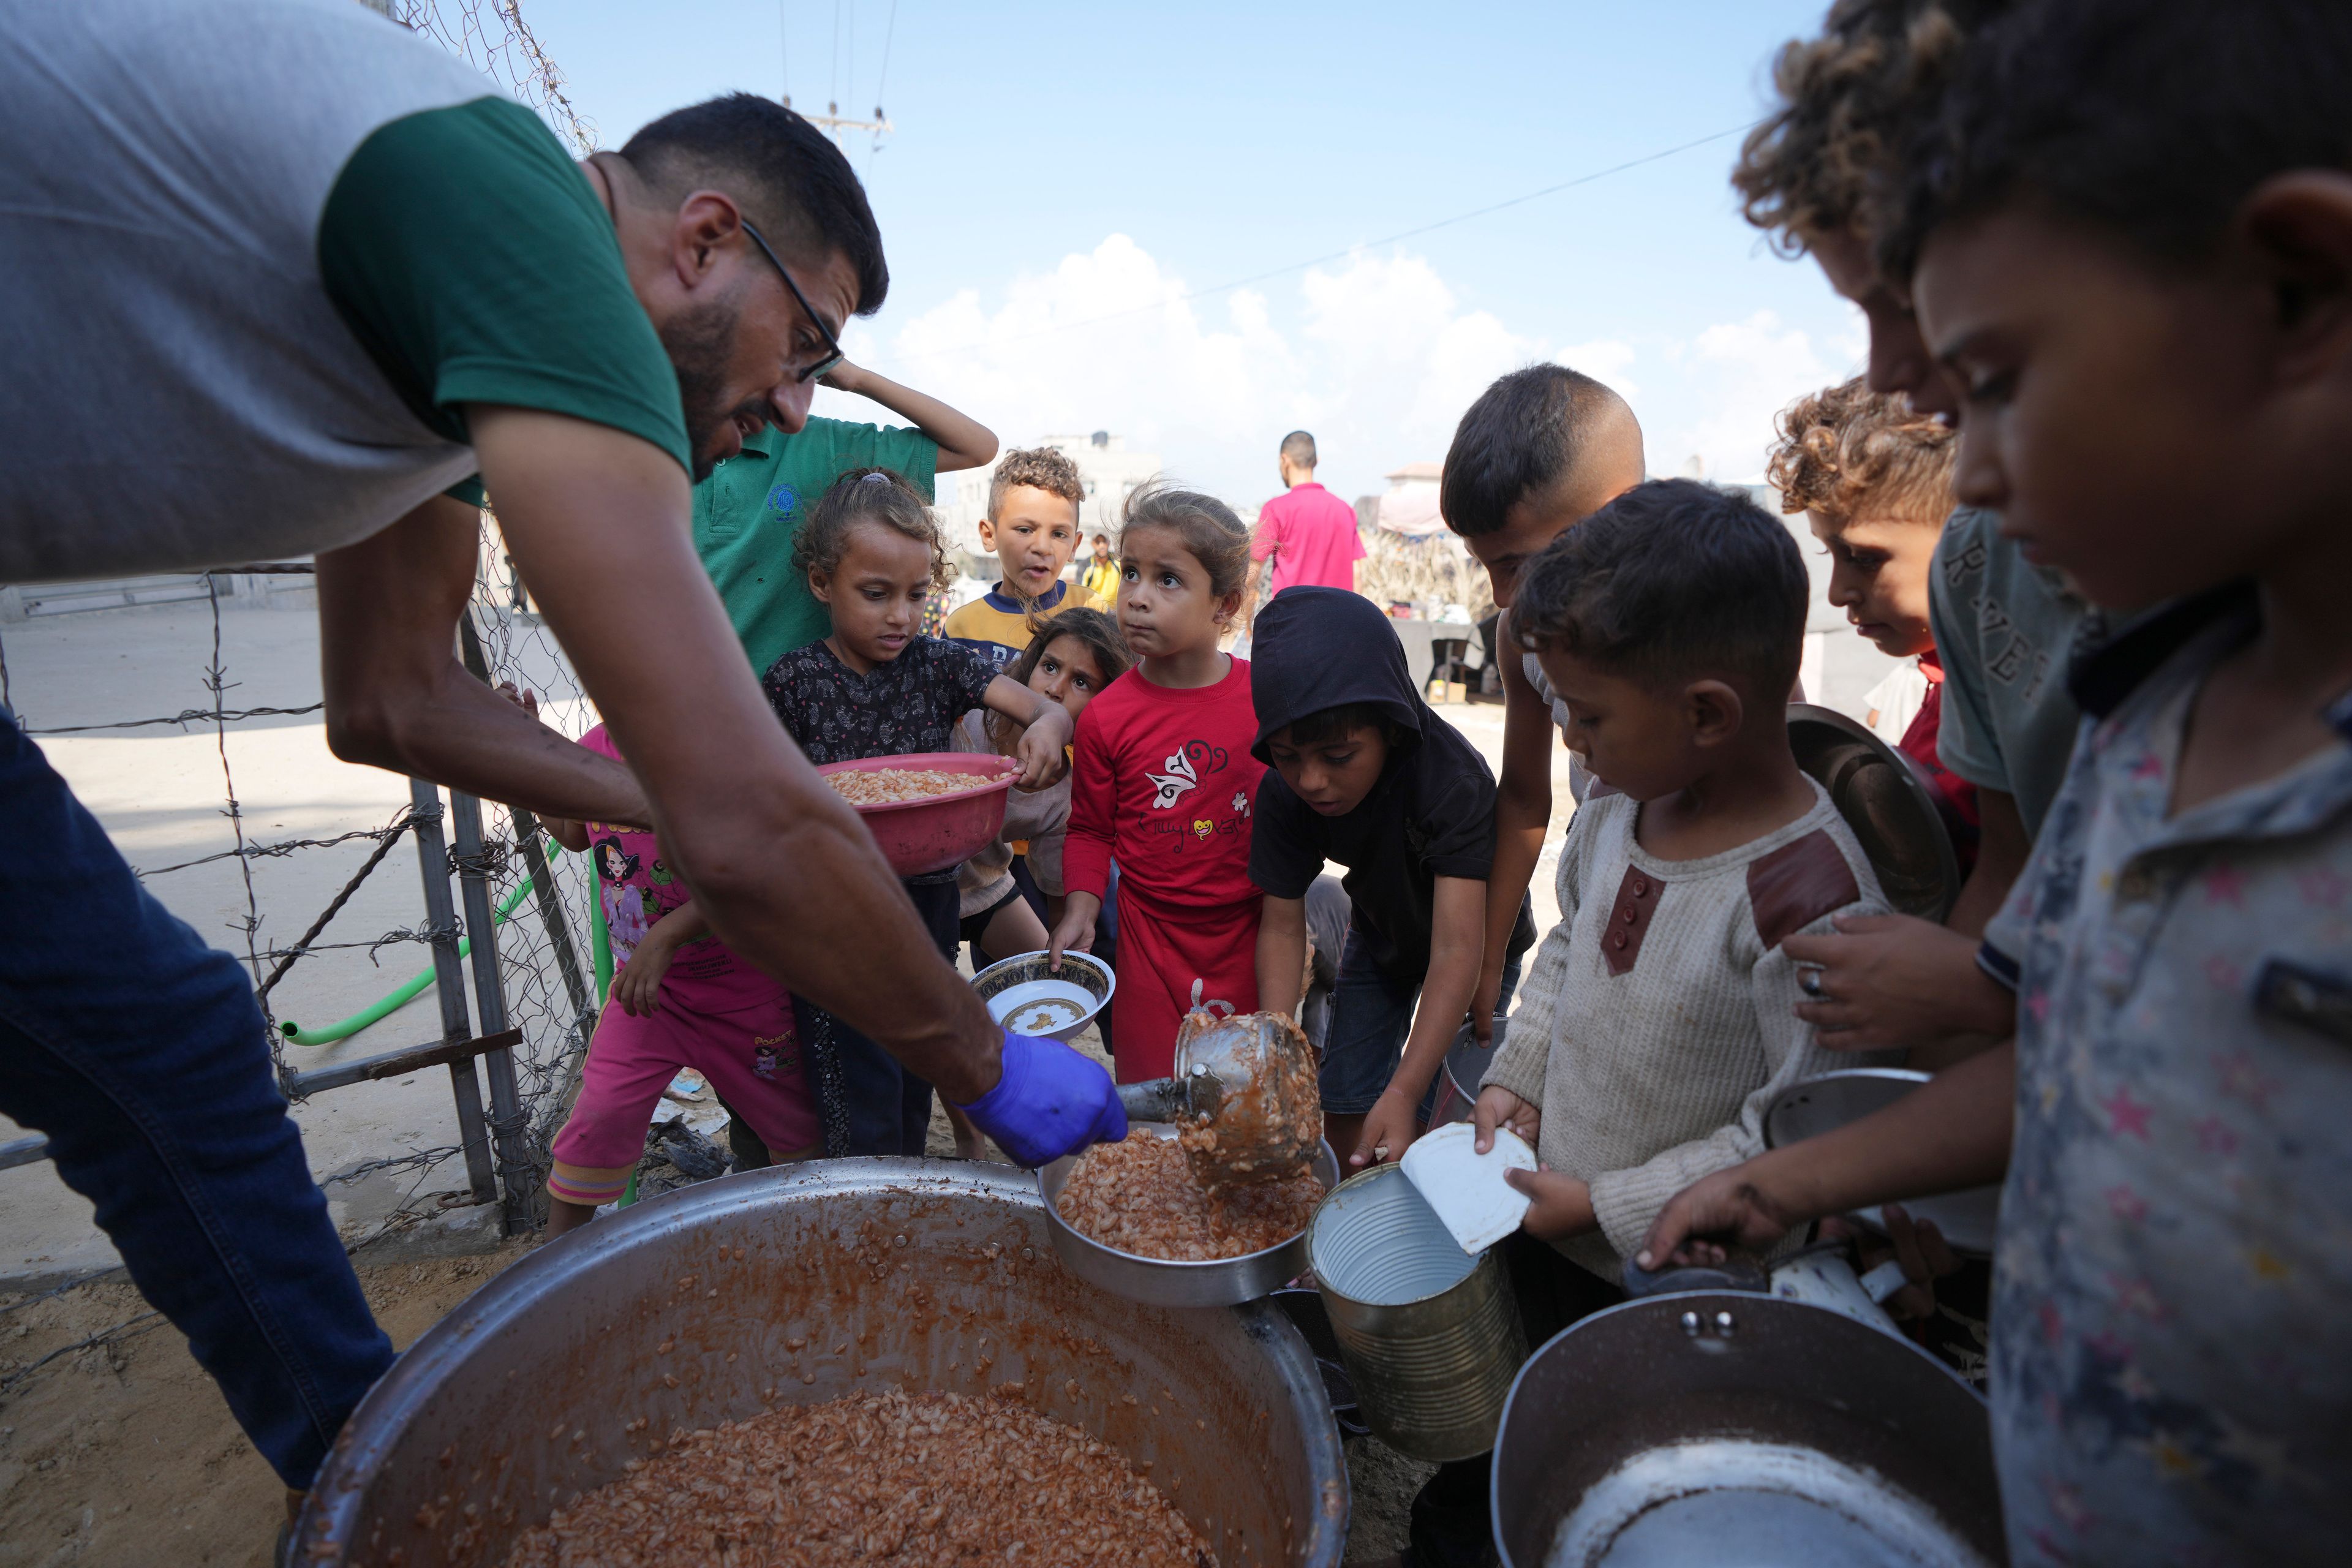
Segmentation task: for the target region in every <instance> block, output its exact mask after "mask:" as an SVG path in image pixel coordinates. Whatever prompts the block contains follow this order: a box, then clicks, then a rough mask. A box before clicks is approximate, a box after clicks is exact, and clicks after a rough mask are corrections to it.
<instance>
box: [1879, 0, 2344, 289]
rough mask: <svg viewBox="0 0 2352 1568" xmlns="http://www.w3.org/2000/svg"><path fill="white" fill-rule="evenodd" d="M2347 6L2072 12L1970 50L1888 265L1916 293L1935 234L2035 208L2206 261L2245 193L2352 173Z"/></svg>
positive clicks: (1905, 189)
mask: <svg viewBox="0 0 2352 1568" xmlns="http://www.w3.org/2000/svg"><path fill="white" fill-rule="evenodd" d="M2347 103H2352V5H2346V4H2344V0H2231V4H2227V5H2216V4H2214V3H2213V0H2066V3H2065V4H2063V5H2061V4H2052V3H2049V0H2042V3H2040V4H2028V5H2019V6H2017V7H2016V8H2015V9H2014V11H2013V12H2012V13H2011V15H2009V16H2004V17H2003V18H2001V19H2000V21H1998V22H1996V23H1994V24H1993V25H1992V26H1989V27H1987V28H1986V29H1985V30H1984V32H1983V33H1982V34H1981V35H1980V36H1979V39H1978V40H1977V41H1976V42H1975V43H1973V44H1971V45H1970V46H1969V49H1968V51H1967V55H1966V58H1965V59H1964V60H1963V61H1962V63H1961V65H1960V68H1958V71H1957V72H1956V74H1955V76H1954V79H1953V81H1952V83H1951V85H1950V86H1949V88H1948V89H1947V90H1946V92H1945V94H1944V97H1943V101H1942V112H1941V113H1940V114H1939V115H1938V116H1937V121H1936V122H1935V125H1934V128H1933V129H1932V130H1931V131H1929V132H1927V135H1926V137H1925V139H1924V141H1923V142H1921V143H1919V144H1918V145H1916V146H1915V147H1914V148H1913V149H1912V150H1911V153H1910V155H1909V156H1908V157H1906V160H1905V179H1904V181H1903V185H1902V191H1901V198H1900V207H1899V211H1898V212H1897V213H1895V215H1893V216H1892V217H1891V218H1890V220H1889V221H1888V222H1887V223H1886V224H1885V227H1884V230H1883V232H1882V234H1881V236H1880V254H1879V261H1880V265H1881V267H1882V268H1885V270H1886V271H1887V273H1888V275H1889V276H1891V277H1895V278H1906V277H1908V276H1909V274H1910V272H1911V270H1912V268H1914V267H1915V266H1916V263H1917V260H1918V254H1919V247H1920V246H1921V245H1922V244H1923V243H1924V242H1925V240H1926V238H1927V235H1928V233H1929V232H1930V231H1932V230H1933V229H1934V228H1935V227H1936V226H1937V225H1939V224H1942V223H1945V222H1948V221H1950V220H1952V219H1955V218H1961V217H1967V216H1971V215H1974V214H1977V213H1980V212H1984V211H1987V210H1990V208H1993V207H1995V206H1999V205H2004V204H2007V203H2010V202H2011V201H2015V200H2019V199H2021V198H2022V199H2026V200H2030V201H2032V203H2033V204H2034V205H2037V206H2039V207H2042V208H2043V209H2044V210H2046V211H2048V212H2051V213H2053V214H2056V215H2062V216H2064V217H2065V218H2066V219H2068V220H2069V221H2081V222H2088V223H2091V224H2095V225H2096V226H2100V227H2102V228H2105V229H2108V230H2111V231H2113V232H2115V233H2116V234H2119V235H2121V236H2122V237H2124V238H2125V239H2126V241H2128V242H2129V243H2130V244H2132V245H2134V246H2136V247H2139V248H2140V249H2142V250H2145V251H2147V252H2149V253H2151V254H2153V255H2155V256H2156V257H2158V258H2164V259H2168V260H2189V259H2193V258H2198V257H2200V256H2202V255H2204V254H2206V253H2207V252H2208V251H2210V248H2211V247H2212V245H2213V243H2214V242H2215V240H2216V239H2217V238H2219V237H2220V236H2221V234H2222V233H2223V232H2224V231H2225V230H2226V229H2227V227H2228V226H2229V224H2230V222H2231V216H2232V215H2233V214H2234V213H2235V212H2236V210H2237V207H2238V205H2239V204H2240V203H2241V202H2242V201H2243V200H2244V199H2245V197H2246V195H2247V194H2248V193H2249V192H2251V191H2252V189H2253V188H2254V187H2255V186H2256V185H2258V184H2261V183H2262V182H2263V180H2265V179H2268V178H2269V177H2271V176H2272V175H2273V174H2282V173H2284V172H2285V171H2287V170H2290V169H2298V168H2326V169H2339V170H2340V169H2345V168H2347V167H2352V113H2347V107H2346V106H2347Z"/></svg>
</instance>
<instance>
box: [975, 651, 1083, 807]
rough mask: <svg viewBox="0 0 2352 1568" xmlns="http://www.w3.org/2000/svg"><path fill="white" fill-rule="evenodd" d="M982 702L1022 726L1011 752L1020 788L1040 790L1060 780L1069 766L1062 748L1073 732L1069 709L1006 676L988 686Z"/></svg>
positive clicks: (1067, 743) (999, 677)
mask: <svg viewBox="0 0 2352 1568" xmlns="http://www.w3.org/2000/svg"><path fill="white" fill-rule="evenodd" d="M984 700H985V701H986V702H987V704H988V706H989V708H990V709H991V710H992V711H995V712H998V713H1002V714H1003V715H1004V716H1005V717H1006V718H1008V719H1010V720H1012V721H1013V722H1014V723H1016V724H1020V725H1022V726H1023V730H1022V735H1021V741H1020V743H1019V744H1018V745H1017V746H1015V747H1014V748H1013V758H1014V760H1015V761H1017V762H1019V763H1020V764H1021V787H1022V788H1023V789H1033V790H1034V789H1043V788H1045V786H1046V785H1047V784H1053V783H1055V782H1056V781H1057V780H1059V779H1060V778H1061V776H1062V774H1063V773H1064V772H1065V771H1066V768H1067V766H1068V764H1067V762H1066V759H1065V754H1064V750H1063V749H1064V748H1065V747H1066V746H1067V745H1069V743H1070V740H1071V737H1072V734H1073V733H1074V729H1073V726H1072V725H1071V723H1070V713H1069V710H1068V709H1066V708H1064V707H1063V706H1062V705H1061V704H1060V703H1058V702H1054V701H1049V700H1047V699H1045V697H1042V696H1040V695H1039V694H1038V693H1036V692H1034V691H1032V690H1030V689H1028V688H1027V687H1025V686H1024V685H1022V684H1021V683H1020V682H1019V681H1017V680H1015V679H1013V678H1012V677H1011V676H1009V675H1000V676H998V677H997V678H996V679H993V680H992V681H990V682H989V683H988V691H987V694H986V697H985V699H984Z"/></svg>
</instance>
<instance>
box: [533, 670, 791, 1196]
mask: <svg viewBox="0 0 2352 1568" xmlns="http://www.w3.org/2000/svg"><path fill="white" fill-rule="evenodd" d="M525 706H526V707H527V708H529V709H530V710H532V711H536V705H535V704H531V703H526V704H525ZM580 743H581V744H582V745H583V746H585V747H587V748H588V749H589V750H590V751H592V752H596V753H597V754H598V755H600V756H606V757H611V758H613V759H614V761H615V762H618V761H619V760H620V757H621V753H620V749H619V748H618V747H617V746H615V745H614V744H613V742H612V740H611V738H610V737H608V736H607V735H606V734H605V733H604V725H602V724H599V725H597V726H596V727H595V728H594V729H593V730H591V731H588V732H587V733H586V734H584V735H583V736H581V737H580ZM542 820H543V821H544V822H545V824H546V826H547V830H548V832H549V833H550V834H551V836H552V837H554V838H555V840H556V842H558V843H560V844H562V846H563V847H565V848H567V849H570V850H572V851H574V852H575V853H584V854H586V855H587V856H588V857H589V858H590V860H591V863H592V864H593V867H594V868H595V873H596V884H597V888H598V891H599V894H600V896H601V897H602V899H603V900H604V928H605V931H607V932H608V933H609V934H610V935H611V937H612V942H613V967H614V974H613V986H612V994H611V996H610V997H609V998H608V999H607V1000H606V1002H605V1004H604V1012H603V1014H602V1015H601V1016H599V1017H598V1018H597V1020H596V1032H595V1035H594V1037H593V1038H591V1039H590V1040H589V1042H588V1061H587V1064H586V1066H585V1067H584V1068H582V1070H581V1078H580V1096H579V1099H578V1100H575V1101H573V1103H572V1114H571V1116H570V1117H569V1118H568V1119H567V1120H566V1121H564V1123H563V1130H562V1131H560V1132H558V1133H557V1134H556V1135H555V1147H554V1155H555V1161H554V1168H553V1169H552V1170H551V1171H550V1172H549V1173H548V1177H547V1198H548V1203H547V1234H548V1237H549V1238H550V1239H551V1240H552V1239H553V1238H554V1237H559V1236H562V1234H563V1233H564V1232H566V1231H569V1230H572V1229H573V1228H574V1227H576V1226H581V1225H584V1224H585V1223H587V1221H588V1220H590V1219H591V1218H593V1217H594V1215H595V1213H596V1210H597V1208H598V1207H599V1206H600V1205H604V1204H608V1203H611V1202H613V1201H614V1199H616V1198H618V1197H619V1196H620V1195H621V1194H622V1192H623V1190H624V1189H625V1188H626V1187H627V1185H628V1181H629V1176H630V1174H631V1173H633V1172H634V1171H635V1169H636V1165H637V1157H638V1155H640V1154H642V1153H643V1152H645V1144H646V1129H647V1128H649V1127H651V1126H652V1125H653V1118H654V1111H655V1110H656V1109H657V1108H658V1107H659V1106H660V1104H661V1097H662V1091H663V1090H664V1089H667V1088H668V1087H669V1085H670V1080H671V1079H675V1078H676V1077H677V1073H678V1069H679V1068H693V1069H695V1071H697V1072H698V1073H700V1074H701V1075H702V1076H703V1078H704V1079H707V1080H708V1081H709V1084H710V1086H711V1088H713V1089H716V1090H718V1092H719V1099H720V1100H722V1101H723V1102H724V1103H725V1104H726V1106H727V1107H728V1109H729V1110H731V1111H733V1112H734V1113H735V1114H736V1115H738V1116H740V1117H741V1118H742V1119H743V1121H745V1122H746V1123H748V1124H749V1125H750V1126H751V1130H752V1131H755V1132H757V1133H758V1134H759V1135H760V1140H761V1142H763V1143H765V1144H766V1145H767V1146H768V1150H769V1152H770V1155H771V1157H772V1159H774V1160H777V1161H786V1160H804V1159H807V1158H810V1157H811V1156H813V1155H816V1154H821V1153H823V1152H824V1130H823V1128H822V1126H821V1125H820V1123H819V1121H818V1111H817V1104H816V1100H815V1098H814V1094H813V1092H812V1086H811V1084H810V1082H809V1077H810V1075H809V1073H808V1071H807V1068H806V1067H805V1065H804V1064H803V1058H802V1052H801V1044H800V1038H799V1035H798V1031H797V1030H796V1028H795V1027H794V1025H793V998H792V994H791V993H790V992H789V991H787V990H786V989H785V988H784V986H783V984H782V982H781V981H778V980H776V979H774V978H772V977H771V976H770V975H768V974H766V973H762V972H761V971H760V970H758V969H756V968H754V967H752V966H751V964H750V963H745V962H744V961H743V959H741V958H740V957H739V956H738V955H737V954H736V953H735V952H734V951H733V950H732V949H730V948H728V947H725V946H722V945H721V944H720V943H719V939H718V938H717V937H715V936H713V935H711V934H710V924H709V921H707V920H705V919H704V918H703V915H702V911H701V910H698V908H696V907H695V901H694V897H693V895H692V894H691V893H690V892H688V889H687V886H686V883H685V881H684V880H683V879H681V878H679V876H678V875H677V871H676V870H675V869H673V868H672V866H671V864H670V862H669V861H668V860H667V859H666V858H664V857H663V854H662V847H661V844H660V842H659V840H657V839H656V838H655V837H654V836H653V835H652V834H650V833H646V832H642V831H639V830H637V829H635V828H631V827H617V826H613V825H611V824H609V823H603V822H575V821H572V820H569V819H566V818H562V817H555V816H550V817H546V818H543V819H542Z"/></svg>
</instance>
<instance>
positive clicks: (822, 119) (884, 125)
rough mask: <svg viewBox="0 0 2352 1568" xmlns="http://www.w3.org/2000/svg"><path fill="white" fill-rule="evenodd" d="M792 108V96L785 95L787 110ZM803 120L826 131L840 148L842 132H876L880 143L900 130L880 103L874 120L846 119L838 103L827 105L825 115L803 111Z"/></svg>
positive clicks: (876, 138)
mask: <svg viewBox="0 0 2352 1568" xmlns="http://www.w3.org/2000/svg"><path fill="white" fill-rule="evenodd" d="M792 106H793V99H792V95H791V94H790V93H786V94H785V95H784V107H785V108H786V109H790V108H792ZM801 118H802V119H803V120H805V121H808V122H809V123H810V124H811V125H814V126H816V127H818V128H819V129H820V130H822V131H824V133H825V134H826V135H828V136H830V137H832V138H833V140H834V144H835V146H840V145H841V144H842V142H843V140H844V138H843V136H842V132H845V131H871V132H874V140H875V141H876V142H880V141H881V140H882V138H883V137H885V136H887V135H888V134H889V133H890V132H893V131H895V130H897V129H898V127H896V126H894V125H892V124H891V123H890V117H889V116H888V115H887V114H885V113H883V112H882V106H881V105H880V104H878V103H877V104H876V105H875V106H874V118H873V119H871V120H850V119H846V118H845V117H844V116H843V114H842V112H841V105H840V104H838V103H828V104H826V105H825V106H824V113H823V114H810V113H807V112H806V111H803V112H802V114H801Z"/></svg>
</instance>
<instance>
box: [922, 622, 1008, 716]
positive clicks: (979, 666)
mask: <svg viewBox="0 0 2352 1568" xmlns="http://www.w3.org/2000/svg"><path fill="white" fill-rule="evenodd" d="M923 641H924V647H925V651H926V653H927V654H928V656H929V658H930V660H931V667H932V669H933V670H934V672H935V673H936V674H937V676H938V678H939V679H940V685H941V686H942V687H944V688H945V689H947V691H948V692H949V693H950V696H951V698H952V699H953V700H954V703H955V711H956V714H957V716H958V717H961V716H962V715H964V714H966V713H969V712H971V710H973V709H975V708H979V707H983V706H985V705H986V700H987V697H988V686H989V682H991V681H992V680H994V679H996V677H997V675H998V673H999V672H998V670H997V668H996V666H995V665H994V663H992V661H991V660H990V659H989V657H988V656H987V655H986V654H984V653H982V652H981V651H980V650H979V649H978V648H976V647H971V646H970V645H969V644H966V643H962V642H954V641H950V639H948V638H946V637H926V638H924V639H923Z"/></svg>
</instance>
